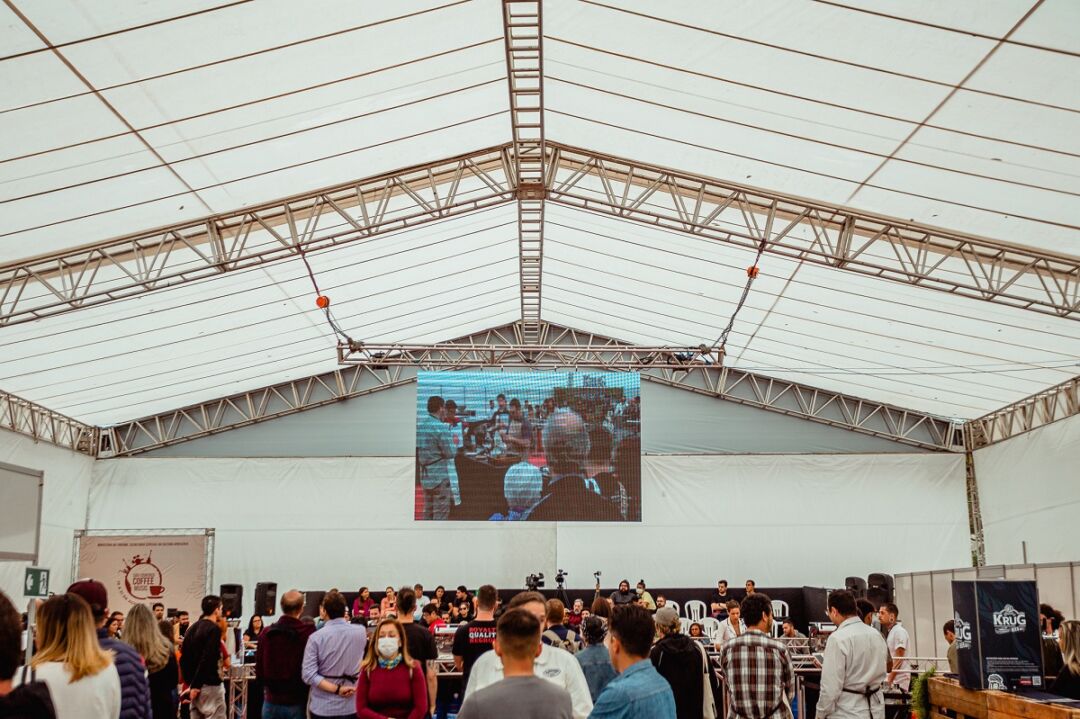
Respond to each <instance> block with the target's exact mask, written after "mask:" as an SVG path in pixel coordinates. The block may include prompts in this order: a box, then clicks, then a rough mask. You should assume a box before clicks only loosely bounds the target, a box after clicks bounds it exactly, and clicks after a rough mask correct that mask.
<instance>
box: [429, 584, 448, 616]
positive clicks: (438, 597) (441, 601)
mask: <svg viewBox="0 0 1080 719" xmlns="http://www.w3.org/2000/svg"><path fill="white" fill-rule="evenodd" d="M431 603H432V604H434V605H435V606H436V607H438V609H439V611H440V612H441V611H442V610H443V609H445V608H446V606H447V604H448V602H447V599H446V587H444V586H443V585H441V584H440V585H439V586H437V587H435V594H433V595H432V597H431Z"/></svg>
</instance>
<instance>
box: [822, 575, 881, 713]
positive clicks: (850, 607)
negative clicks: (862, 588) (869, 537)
mask: <svg viewBox="0 0 1080 719" xmlns="http://www.w3.org/2000/svg"><path fill="white" fill-rule="evenodd" d="M828 607H829V620H830V621H831V622H832V623H833V624H835V625H836V631H834V632H833V633H832V634H830V635H829V641H828V643H826V645H825V658H824V661H823V662H822V667H821V694H820V695H819V697H818V703H817V716H818V717H820V719H884V716H885V698H884V695H883V694H882V691H881V688H882V686H883V685H884V684H885V675H886V673H887V671H888V670H887V669H886V660H887V659H888V649H887V648H886V645H885V640H884V639H883V638H882V637H881V632H879V631H877V630H876V629H874V628H873V627H870V626H867V625H866V624H864V623H863V622H862V621H860V619H859V616H858V612H857V609H856V606H855V597H854V596H853V595H852V594H851V592H848V591H836V592H833V593H831V594H830V595H829V599H828Z"/></svg>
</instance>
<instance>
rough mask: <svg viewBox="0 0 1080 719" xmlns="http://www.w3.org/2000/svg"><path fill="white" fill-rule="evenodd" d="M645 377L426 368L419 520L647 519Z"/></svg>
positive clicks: (420, 408) (421, 384) (419, 431)
mask: <svg viewBox="0 0 1080 719" xmlns="http://www.w3.org/2000/svg"><path fill="white" fill-rule="evenodd" d="M640 390H641V377H640V375H638V374H637V373H632V372H479V371H477V372H467V371H466V372H420V373H419V377H418V382H417V406H416V512H415V517H416V519H418V520H473V521H475V520H485V521H488V520H490V521H560V522H638V521H641V392H640Z"/></svg>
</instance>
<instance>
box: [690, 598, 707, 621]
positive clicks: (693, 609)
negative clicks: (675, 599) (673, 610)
mask: <svg viewBox="0 0 1080 719" xmlns="http://www.w3.org/2000/svg"><path fill="white" fill-rule="evenodd" d="M686 616H687V617H689V618H690V619H692V620H693V621H695V622H700V621H701V619H702V618H703V617H704V616H705V602H703V601H701V600H700V599H691V600H690V601H689V602H687V603H686Z"/></svg>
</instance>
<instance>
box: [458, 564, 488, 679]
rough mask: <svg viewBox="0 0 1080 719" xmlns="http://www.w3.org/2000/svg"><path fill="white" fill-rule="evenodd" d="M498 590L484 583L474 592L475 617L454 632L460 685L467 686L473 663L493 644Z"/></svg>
mask: <svg viewBox="0 0 1080 719" xmlns="http://www.w3.org/2000/svg"><path fill="white" fill-rule="evenodd" d="M497 598H498V592H496V590H495V587H493V586H492V585H490V584H485V585H483V586H481V587H480V589H479V590H477V592H476V599H477V602H476V618H475V619H473V620H472V621H471V622H468V623H466V624H462V625H461V626H460V627H458V628H457V631H456V632H454V645H453V650H452V651H453V654H454V668H455V669H456V670H457V671H459V672H461V685H462V686H463V687H464V686H468V684H469V676H470V674H471V673H472V668H473V665H474V664H475V663H476V660H477V659H479V658H480V656H481V655H483V654H484V653H485V652H487V651H488V650H489V649H491V648H492V647H493V646H494V644H495V635H496V631H495V630H496V624H495V601H496V599H497Z"/></svg>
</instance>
